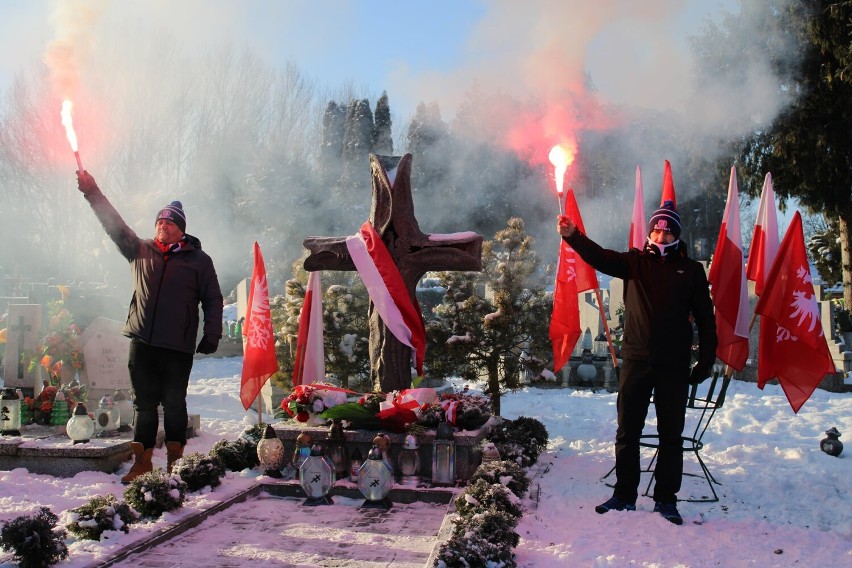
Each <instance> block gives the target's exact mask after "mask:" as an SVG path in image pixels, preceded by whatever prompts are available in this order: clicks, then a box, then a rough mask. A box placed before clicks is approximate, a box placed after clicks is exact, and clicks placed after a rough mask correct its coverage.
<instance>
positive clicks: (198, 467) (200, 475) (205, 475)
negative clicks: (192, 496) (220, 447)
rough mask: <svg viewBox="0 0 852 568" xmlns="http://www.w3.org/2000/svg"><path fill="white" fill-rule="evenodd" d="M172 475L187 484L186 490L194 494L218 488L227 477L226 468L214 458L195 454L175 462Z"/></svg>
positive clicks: (198, 453)
mask: <svg viewBox="0 0 852 568" xmlns="http://www.w3.org/2000/svg"><path fill="white" fill-rule="evenodd" d="M172 474H173V475H178V476H180V478H181V479H182V480H183V481H184V483H186V490H187V491H189V492H190V493H192V492H193V491H198V490H199V489H203V488H205V487H207V486H208V485H209V486H210V488H211V489H212V488H214V487H218V486H219V485H221V484H222V478H223V477H225V466H224V465H222V462H220V461H219V460H218V458H215V457H213V456H210V455H207V454H202V453H200V452H193V453H191V454H187V455H185V456H183V457H182V458H181V459H179V460H178V461H176V462H175V465H174V467H173V468H172Z"/></svg>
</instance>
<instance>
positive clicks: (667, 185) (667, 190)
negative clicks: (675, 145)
mask: <svg viewBox="0 0 852 568" xmlns="http://www.w3.org/2000/svg"><path fill="white" fill-rule="evenodd" d="M666 201H671V202H672V205H674V207H675V209H677V197H675V188H674V180H673V179H672V165H671V164H670V163H669V161H668V160H666V164H665V167H664V168H663V197H662V199H660V207H662V206H663V205H664V204H665V202H666ZM646 236H647V235H646ZM643 242H644V239H643ZM642 246H644V245H642ZM640 248H641V247H640Z"/></svg>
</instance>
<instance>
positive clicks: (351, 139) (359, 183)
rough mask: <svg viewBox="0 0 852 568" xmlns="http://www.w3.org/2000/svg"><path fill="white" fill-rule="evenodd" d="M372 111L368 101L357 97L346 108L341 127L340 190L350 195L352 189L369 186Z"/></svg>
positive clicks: (372, 125)
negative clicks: (341, 161) (341, 183)
mask: <svg viewBox="0 0 852 568" xmlns="http://www.w3.org/2000/svg"><path fill="white" fill-rule="evenodd" d="M373 127H374V124H373V111H372V110H371V109H370V101H368V100H367V99H357V100H353V101H352V102H350V103H349V106H348V107H347V109H346V122H345V124H344V128H343V186H344V187H342V190H343V191H344V192H345V193H346V194H347V195H348V196H351V195H352V190H353V189H354V190H358V189H363V188H365V187H368V186H369V181H370V161H369V154H370V148H371V147H372V143H373Z"/></svg>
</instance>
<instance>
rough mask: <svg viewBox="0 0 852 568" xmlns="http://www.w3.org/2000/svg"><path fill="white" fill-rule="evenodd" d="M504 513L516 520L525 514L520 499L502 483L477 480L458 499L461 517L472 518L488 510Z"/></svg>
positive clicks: (458, 510) (457, 506)
mask: <svg viewBox="0 0 852 568" xmlns="http://www.w3.org/2000/svg"><path fill="white" fill-rule="evenodd" d="M492 508H493V509H497V510H498V511H503V512H505V513H507V514H509V515H511V516H513V517H515V518H516V519H518V518H520V517H521V516H522V515H523V514H524V510H523V507H521V503H520V499H518V498H517V497H516V496H515V494H514V493H512V492H511V491H509V489H508V488H507V487H506V486H505V485H502V484H500V483H489V482H487V481H485V480H484V479H477V480H476V481H474V482H473V483H471V484H469V485H468V486H467V487H465V488H464V491H462V493H461V495H459V497H458V499H456V512H457V513H458V514H459V516H461V517H471V516H473V515H475V514H477V513H478V512H481V511H483V510H487V509H492Z"/></svg>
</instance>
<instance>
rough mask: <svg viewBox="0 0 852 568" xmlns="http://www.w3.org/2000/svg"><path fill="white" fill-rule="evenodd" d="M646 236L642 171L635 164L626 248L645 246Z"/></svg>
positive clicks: (641, 247) (640, 248)
mask: <svg viewBox="0 0 852 568" xmlns="http://www.w3.org/2000/svg"><path fill="white" fill-rule="evenodd" d="M647 238H648V227H647V221H645V196H644V193H643V192H642V172H641V171H640V170H639V166H636V193H635V194H634V196H633V217H631V218H630V237H629V238H628V240H627V248H638V249H639V250H642V249H643V248H644V247H645V241H646V240H647Z"/></svg>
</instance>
